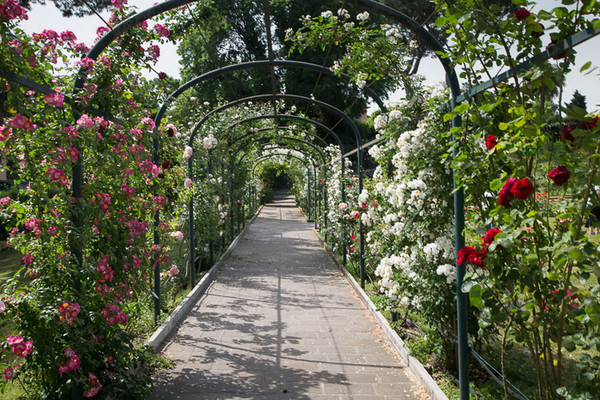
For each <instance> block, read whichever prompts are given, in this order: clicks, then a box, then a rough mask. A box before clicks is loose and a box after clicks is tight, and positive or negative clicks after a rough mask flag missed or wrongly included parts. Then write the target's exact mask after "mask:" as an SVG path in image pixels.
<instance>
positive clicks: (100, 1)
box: [19, 0, 112, 17]
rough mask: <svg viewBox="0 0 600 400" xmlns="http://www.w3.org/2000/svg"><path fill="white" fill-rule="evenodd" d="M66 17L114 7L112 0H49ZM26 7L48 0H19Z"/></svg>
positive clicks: (80, 15) (29, 7)
mask: <svg viewBox="0 0 600 400" xmlns="http://www.w3.org/2000/svg"><path fill="white" fill-rule="evenodd" d="M49 1H50V2H52V3H54V5H55V6H56V8H58V9H59V10H60V12H62V14H63V16H65V17H72V16H73V15H75V16H77V17H83V16H84V15H91V14H94V11H96V12H100V11H104V10H107V9H109V8H110V7H112V3H111V0H49ZM19 3H21V5H22V6H23V7H25V8H28V9H31V5H32V4H46V3H47V0H19Z"/></svg>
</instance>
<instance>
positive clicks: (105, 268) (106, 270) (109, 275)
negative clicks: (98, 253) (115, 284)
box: [96, 255, 115, 283]
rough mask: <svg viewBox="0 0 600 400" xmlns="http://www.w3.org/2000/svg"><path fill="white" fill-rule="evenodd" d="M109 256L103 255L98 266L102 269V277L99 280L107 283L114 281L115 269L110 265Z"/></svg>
mask: <svg viewBox="0 0 600 400" xmlns="http://www.w3.org/2000/svg"><path fill="white" fill-rule="evenodd" d="M108 261H109V256H107V255H103V256H102V257H101V259H100V264H98V266H97V267H96V269H97V270H98V271H100V278H98V282H100V283H106V282H112V280H113V276H114V273H115V271H113V269H112V268H111V267H110V266H109V265H108Z"/></svg>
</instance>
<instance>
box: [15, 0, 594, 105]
mask: <svg viewBox="0 0 600 400" xmlns="http://www.w3.org/2000/svg"><path fill="white" fill-rule="evenodd" d="M48 3H50V1H49V2H48ZM154 3H155V1H154V0H130V1H129V4H133V5H136V6H138V8H139V9H140V10H141V9H144V8H148V7H150V6H152V5H153V4H154ZM559 4H560V1H559V0H541V1H540V2H539V6H540V7H543V8H546V9H549V8H551V7H555V6H557V5H559ZM109 14H110V13H109V12H104V13H102V16H103V17H104V18H105V19H108V17H109ZM100 25H103V22H102V21H101V20H100V18H98V17H97V16H95V15H92V16H88V17H83V18H76V17H72V18H64V17H62V15H61V14H60V12H59V11H58V10H57V9H56V8H55V7H54V6H53V5H46V6H42V5H39V4H34V5H33V8H32V10H31V11H30V12H29V20H27V21H24V23H23V24H22V26H23V29H24V30H25V31H26V32H28V33H34V32H41V31H42V30H43V29H53V30H55V31H58V32H62V31H64V30H67V29H68V30H71V31H73V32H74V33H75V34H76V35H77V38H78V40H79V41H82V42H85V43H86V44H88V45H90V44H91V43H93V41H94V39H95V38H96V28H97V27H99V26H100ZM599 46H600V37H596V38H593V39H591V40H588V41H587V42H585V43H583V44H581V45H579V46H577V48H576V49H577V63H576V66H575V68H574V69H573V72H571V73H570V74H568V75H567V79H566V87H565V91H564V94H563V100H565V101H567V102H568V101H569V100H570V99H571V97H572V95H573V92H575V90H579V92H580V93H581V94H583V95H584V96H586V100H587V105H588V111H598V110H600V72H598V71H595V72H593V73H592V74H589V75H586V74H582V73H579V69H580V68H581V66H582V65H584V64H585V63H586V62H588V61H591V62H592V65H594V66H600V52H598V48H600V47H599ZM155 69H156V70H157V71H159V72H166V73H167V74H169V75H170V76H173V77H179V56H178V55H177V52H176V47H175V45H163V46H161V57H160V59H159V61H158V63H157V64H156V66H155ZM419 73H420V74H421V75H424V76H425V78H426V83H427V84H430V85H434V84H437V83H439V82H442V81H443V80H444V72H443V70H442V68H441V65H440V64H439V61H437V60H436V59H432V58H427V59H424V60H423V62H422V63H421V66H420V69H419ZM152 75H153V73H150V72H149V73H148V76H152ZM401 97H402V92H401V91H399V92H397V93H396V94H394V95H392V96H391V100H392V101H394V100H398V99H399V98H401ZM372 109H374V108H370V110H372Z"/></svg>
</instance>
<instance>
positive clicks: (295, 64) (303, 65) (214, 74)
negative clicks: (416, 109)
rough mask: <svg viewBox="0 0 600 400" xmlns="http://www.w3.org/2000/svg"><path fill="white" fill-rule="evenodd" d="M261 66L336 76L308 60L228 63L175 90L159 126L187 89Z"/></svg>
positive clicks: (158, 120) (367, 91)
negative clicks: (172, 105)
mask: <svg viewBox="0 0 600 400" xmlns="http://www.w3.org/2000/svg"><path fill="white" fill-rule="evenodd" d="M260 67H263V68H265V67H285V68H300V69H305V70H310V71H315V72H319V73H321V74H326V75H330V76H336V75H335V74H334V73H333V71H331V70H330V69H329V68H326V67H324V66H322V65H318V64H314V63H310V62H306V61H296V60H272V61H270V60H256V61H248V62H242V63H238V64H232V65H228V66H225V67H221V68H218V69H214V70H212V71H208V72H206V73H204V74H202V75H199V76H197V77H195V78H192V79H190V80H189V81H188V82H186V83H184V84H183V85H181V86H180V87H179V88H177V89H176V90H175V91H173V92H172V93H171V94H170V95H169V96H168V97H167V99H166V100H165V101H164V103H163V104H162V105H161V107H160V108H159V110H158V112H157V113H156V117H155V118H154V121H155V123H156V125H157V126H158V125H160V123H161V122H162V119H163V117H164V115H165V113H166V112H167V108H168V106H169V104H171V103H172V102H173V101H175V100H176V99H177V98H178V97H179V96H180V95H181V94H182V93H184V92H185V91H186V90H188V89H191V88H193V87H195V86H197V85H199V84H201V83H202V82H204V81H207V80H209V79H215V78H218V77H220V76H222V75H224V74H227V73H230V72H233V71H238V70H246V69H250V68H260ZM340 76H341V77H342V78H343V79H344V80H345V81H350V77H349V76H348V75H346V74H340ZM363 91H364V93H365V94H366V95H367V96H369V97H370V98H371V99H373V101H374V102H375V103H376V104H377V106H378V107H379V109H380V110H381V111H382V112H384V113H385V112H387V108H386V107H385V105H384V104H383V101H382V100H381V97H379V95H377V93H375V91H373V89H371V88H369V87H368V86H365V87H364V89H363Z"/></svg>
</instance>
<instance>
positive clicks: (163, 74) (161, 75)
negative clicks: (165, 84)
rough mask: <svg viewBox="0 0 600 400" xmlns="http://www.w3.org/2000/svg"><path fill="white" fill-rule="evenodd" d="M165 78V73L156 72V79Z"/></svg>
mask: <svg viewBox="0 0 600 400" xmlns="http://www.w3.org/2000/svg"><path fill="white" fill-rule="evenodd" d="M166 78H167V74H165V73H164V72H159V73H158V79H160V80H161V81H162V80H163V79H166Z"/></svg>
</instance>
